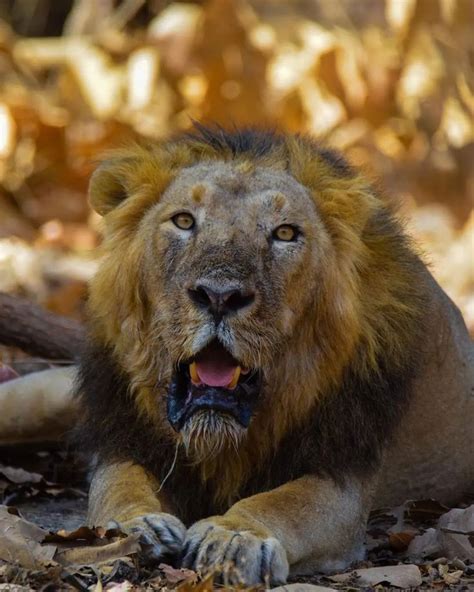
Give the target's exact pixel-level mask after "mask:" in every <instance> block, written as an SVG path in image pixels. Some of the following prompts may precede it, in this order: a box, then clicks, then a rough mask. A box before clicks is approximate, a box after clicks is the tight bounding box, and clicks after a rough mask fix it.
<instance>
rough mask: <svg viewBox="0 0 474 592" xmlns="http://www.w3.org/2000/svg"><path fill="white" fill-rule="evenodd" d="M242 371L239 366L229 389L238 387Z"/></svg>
mask: <svg viewBox="0 0 474 592" xmlns="http://www.w3.org/2000/svg"><path fill="white" fill-rule="evenodd" d="M240 371H241V369H240V366H237V368H236V369H235V370H234V376H233V377H232V380H231V381H230V384H229V386H228V387H227V388H230V389H234V388H235V387H236V386H237V383H238V382H239V378H240Z"/></svg>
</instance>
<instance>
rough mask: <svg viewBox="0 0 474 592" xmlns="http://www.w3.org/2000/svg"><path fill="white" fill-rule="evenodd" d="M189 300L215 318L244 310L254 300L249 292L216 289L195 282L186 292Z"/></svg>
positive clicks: (252, 294) (238, 289) (232, 288)
mask: <svg viewBox="0 0 474 592" xmlns="http://www.w3.org/2000/svg"><path fill="white" fill-rule="evenodd" d="M188 293H189V297H190V298H191V300H192V301H193V302H194V303H195V304H196V305H197V306H199V308H202V309H205V310H207V311H209V312H210V313H211V314H212V315H214V316H215V317H217V318H222V317H223V316H225V315H226V314H229V313H231V312H237V311H238V310H240V309H242V308H245V307H246V306H248V305H249V304H252V302H253V301H254V300H255V294H254V293H253V292H252V291H251V290H247V291H243V290H241V289H240V288H236V287H232V286H231V287H227V286H226V287H216V286H212V287H211V286H209V285H208V284H204V283H200V282H197V283H196V284H195V286H194V287H193V288H190V289H189V290H188Z"/></svg>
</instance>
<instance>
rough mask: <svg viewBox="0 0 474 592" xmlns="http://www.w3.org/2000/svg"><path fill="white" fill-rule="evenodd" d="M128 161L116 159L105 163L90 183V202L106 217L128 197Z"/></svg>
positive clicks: (94, 174)
mask: <svg viewBox="0 0 474 592" xmlns="http://www.w3.org/2000/svg"><path fill="white" fill-rule="evenodd" d="M127 164H129V161H128V159H124V158H116V159H112V160H108V161H105V162H103V163H102V164H101V165H100V166H99V167H98V168H97V169H96V170H95V171H94V173H93V174H92V177H91V179H90V181H89V202H90V204H91V206H92V207H93V208H94V210H95V211H96V212H97V213H98V214H100V215H101V216H105V214H108V213H109V212H110V211H111V210H113V209H114V208H115V207H117V206H118V205H119V204H120V203H122V202H123V201H124V200H125V199H127V197H128V191H127V187H126V178H127V174H126V165H127Z"/></svg>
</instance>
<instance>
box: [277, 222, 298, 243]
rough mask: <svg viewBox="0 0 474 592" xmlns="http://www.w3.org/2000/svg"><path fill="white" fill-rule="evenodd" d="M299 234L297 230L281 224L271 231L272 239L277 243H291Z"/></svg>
mask: <svg viewBox="0 0 474 592" xmlns="http://www.w3.org/2000/svg"><path fill="white" fill-rule="evenodd" d="M298 234H299V231H298V229H297V228H296V227H295V226H290V224H282V225H281V226H278V228H275V230H274V231H273V238H274V239H275V240H279V241H285V242H291V241H294V240H296V238H297V236H298Z"/></svg>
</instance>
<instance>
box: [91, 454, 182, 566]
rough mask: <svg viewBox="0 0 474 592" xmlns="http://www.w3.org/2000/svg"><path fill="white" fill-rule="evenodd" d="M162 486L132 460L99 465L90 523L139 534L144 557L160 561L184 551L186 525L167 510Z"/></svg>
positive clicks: (93, 487) (94, 485) (95, 477)
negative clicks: (161, 489) (160, 491)
mask: <svg viewBox="0 0 474 592" xmlns="http://www.w3.org/2000/svg"><path fill="white" fill-rule="evenodd" d="M158 489H159V485H158V483H157V482H156V480H155V479H153V477H152V476H151V475H150V474H149V473H147V472H146V471H145V469H143V467H141V466H139V465H136V464H133V463H131V462H122V463H113V464H108V465H102V466H99V467H98V468H97V470H96V471H95V473H94V477H93V479H92V483H91V488H90V493H89V514H88V523H89V524H91V525H97V526H99V525H100V526H116V527H119V528H120V529H121V530H123V531H124V532H127V533H139V534H140V543H141V547H142V552H143V555H144V557H146V558H148V559H151V560H160V559H162V558H163V557H165V556H170V555H173V556H177V555H179V554H180V552H181V550H182V547H183V544H184V538H185V534H186V528H185V527H184V525H183V524H182V523H181V521H180V520H179V519H178V518H176V517H175V516H173V515H172V514H170V513H169V512H166V511H164V510H165V509H166V508H163V504H162V502H161V501H160V499H159V497H158Z"/></svg>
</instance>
